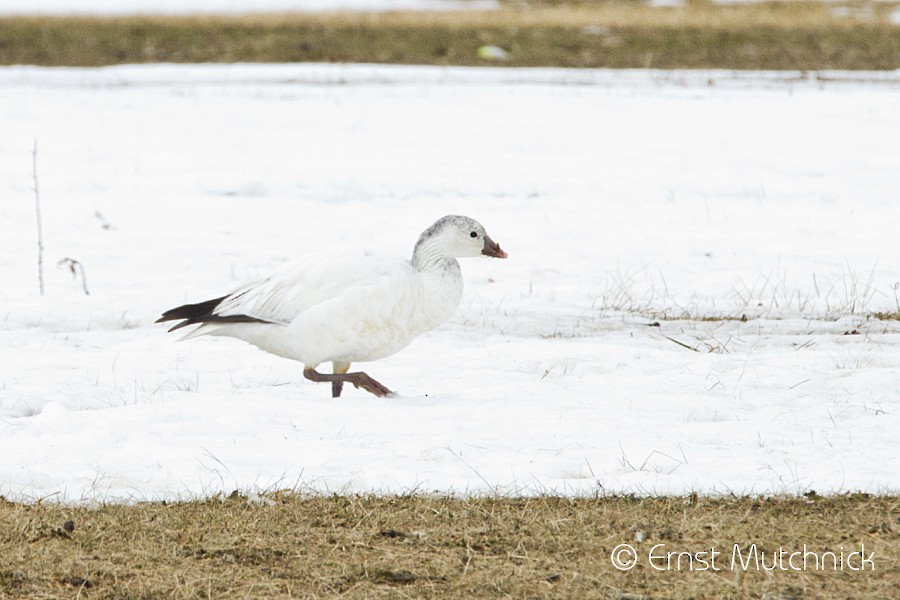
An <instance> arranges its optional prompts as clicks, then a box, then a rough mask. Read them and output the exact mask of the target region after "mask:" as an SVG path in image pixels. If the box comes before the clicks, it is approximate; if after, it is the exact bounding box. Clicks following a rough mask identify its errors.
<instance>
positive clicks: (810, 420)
mask: <svg viewBox="0 0 900 600" xmlns="http://www.w3.org/2000/svg"><path fill="white" fill-rule="evenodd" d="M898 92H900V74H898V73H882V74H875V73H861V74H860V73H857V74H847V73H824V74H821V75H820V76H818V77H805V76H800V75H797V74H793V73H782V74H765V73H728V72H702V73H701V72H689V73H688V72H674V73H673V72H649V71H624V72H613V71H564V70H503V69H496V70H495V69H480V70H470V69H440V68H410V67H387V66H330V65H291V66H287V65H268V66H261V65H260V66H242V65H236V66H142V67H115V68H106V69H94V70H80V69H42V68H25V67H18V68H4V69H0V130H2V135H0V197H2V198H3V200H2V202H0V281H2V288H0V494H2V495H5V496H7V497H13V498H32V499H33V498H41V497H48V496H49V497H53V498H58V499H66V500H75V501H78V500H87V499H107V500H119V499H157V498H174V497H181V498H183V497H191V496H196V495H204V494H212V493H216V492H221V491H224V492H230V491H231V490H232V489H235V488H240V489H244V490H254V489H263V490H265V489H280V488H297V489H306V490H320V491H322V490H327V491H332V492H335V491H340V492H349V491H375V492H406V491H410V490H418V491H422V492H430V491H438V492H442V493H460V494H462V493H483V492H499V493H540V492H555V493H563V494H585V493H587V494H590V493H595V492H603V491H606V492H614V491H623V492H624V491H633V492H637V493H684V492H689V491H699V492H708V493H722V492H738V493H743V492H750V493H754V492H755V493H780V492H788V493H801V492H804V491H807V490H809V489H815V490H816V491H818V492H819V493H825V492H837V491H843V490H867V491H872V492H878V491H891V490H892V491H897V490H898V488H900V475H898V474H900V436H898V433H897V432H898V431H900V385H898V384H900V336H898V333H900V324H898V323H897V322H878V321H874V320H870V319H867V318H866V314H868V313H871V312H873V311H897V310H898V303H900V299H898V296H900V291H898V288H900V284H898V282H900V259H898V257H900V238H898V236H897V232H896V224H897V223H900V202H898V200H900V147H898V141H897V140H900V93H898ZM35 139H36V140H37V141H38V142H37V143H38V151H37V169H38V180H39V184H40V197H41V203H42V213H43V236H44V245H45V263H46V269H45V270H46V295H45V296H44V297H43V298H41V297H39V295H38V282H37V267H36V255H37V245H36V232H35V211H34V201H33V192H32V184H33V182H32V148H33V144H34V141H35ZM447 213H462V214H468V215H471V216H473V217H475V218H477V219H479V220H480V221H481V222H482V223H484V224H485V226H486V227H487V229H488V231H489V232H490V233H491V235H492V236H493V237H494V238H495V239H496V240H498V241H499V242H500V243H501V244H502V245H503V247H504V249H506V250H507V251H508V252H509V255H510V258H509V259H508V260H506V261H499V260H489V259H484V260H467V261H465V262H464V264H463V272H464V275H465V277H466V281H467V289H466V293H465V295H464V298H463V303H462V307H461V309H460V311H459V313H458V314H457V315H456V316H455V317H454V318H453V319H452V321H451V322H450V323H448V324H447V325H445V326H443V327H441V328H440V329H438V330H436V331H434V332H432V333H430V334H428V335H426V336H424V337H423V338H421V339H419V340H418V341H416V342H415V343H414V344H413V345H412V346H411V347H410V348H408V349H406V350H404V351H403V352H401V353H399V354H397V355H395V356H393V357H390V358H388V359H385V360H382V361H379V362H376V363H372V364H368V365H363V366H364V367H365V369H366V370H367V371H369V372H370V373H371V374H372V375H373V376H374V377H376V378H377V379H379V380H380V381H382V382H384V383H385V384H387V385H388V386H389V387H391V388H392V389H396V390H398V391H399V392H400V393H401V397H399V398H389V399H378V398H375V397H374V396H370V395H368V394H366V393H364V392H361V391H357V390H354V389H349V390H347V391H346V392H345V397H344V398H341V399H339V400H333V399H331V398H330V397H329V396H330V394H329V390H328V389H327V386H324V385H315V384H311V383H309V382H306V381H302V377H301V367H300V365H299V364H296V363H292V362H290V361H287V360H283V359H279V358H275V357H272V356H269V355H266V354H264V353H262V352H260V351H258V350H256V349H254V348H252V347H250V346H247V345H244V344H242V343H241V342H239V341H236V340H229V339H224V338H218V339H197V340H192V341H189V342H185V343H177V342H176V341H175V340H176V338H177V336H176V335H174V334H167V333H166V332H165V327H163V326H161V325H154V324H153V320H154V319H155V318H156V317H157V316H158V315H159V313H160V312H161V311H162V310H164V309H167V308H170V307H172V306H175V305H177V304H180V303H183V302H186V301H199V300H204V299H207V298H211V297H214V296H216V295H219V294H223V293H225V292H227V291H229V290H231V289H232V288H234V287H236V286H238V285H239V284H240V283H241V282H243V281H246V280H248V279H253V278H255V277H258V276H260V275H262V274H264V273H266V272H267V271H269V270H270V269H273V268H275V267H277V266H278V265H280V264H282V263H283V262H284V261H286V260H288V259H290V258H291V257H293V256H297V255H299V254H301V253H303V252H305V251H309V250H312V249H322V248H329V247H335V248H344V247H347V246H364V247H371V248H376V249H379V250H386V251H394V252H397V253H401V254H409V253H410V252H411V249H412V244H413V242H414V241H415V239H416V237H417V236H418V234H419V233H420V231H421V230H422V229H424V228H425V227H426V226H427V225H429V224H430V223H431V222H432V221H434V220H435V219H436V218H437V217H439V216H441V215H444V214H447ZM65 258H71V259H75V260H77V261H79V263H80V264H81V265H83V267H84V271H85V274H86V283H87V287H88V290H89V291H90V295H85V294H84V292H83V290H82V281H81V279H80V278H79V277H74V278H73V276H72V273H71V272H69V271H68V270H67V269H66V268H57V266H56V264H57V263H58V261H60V260H63V259H65ZM742 316H746V317H747V320H746V321H742V320H740V319H741V317H742ZM720 317H728V318H729V319H731V320H702V319H709V318H720ZM654 323H659V325H658V326H654ZM686 346H687V347H686ZM695 350H696V351H695Z"/></svg>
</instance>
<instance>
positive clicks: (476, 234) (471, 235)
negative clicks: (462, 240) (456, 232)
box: [469, 231, 478, 237]
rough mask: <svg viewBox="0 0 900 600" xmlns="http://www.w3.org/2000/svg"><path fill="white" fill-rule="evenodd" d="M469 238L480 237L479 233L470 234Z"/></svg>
mask: <svg viewBox="0 0 900 600" xmlns="http://www.w3.org/2000/svg"><path fill="white" fill-rule="evenodd" d="M469 237H478V233H476V232H474V231H473V232H472V233H470V234H469Z"/></svg>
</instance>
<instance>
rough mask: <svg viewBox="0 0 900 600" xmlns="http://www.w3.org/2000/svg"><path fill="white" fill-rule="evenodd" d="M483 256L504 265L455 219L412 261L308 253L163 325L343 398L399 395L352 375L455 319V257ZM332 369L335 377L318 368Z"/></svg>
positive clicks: (478, 229) (442, 224)
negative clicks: (290, 369) (229, 343)
mask: <svg viewBox="0 0 900 600" xmlns="http://www.w3.org/2000/svg"><path fill="white" fill-rule="evenodd" d="M480 255H485V256H493V257H496V258H506V252H504V251H503V250H502V249H501V248H500V245H499V244H498V243H497V242H495V241H494V240H492V239H491V238H490V237H489V236H488V234H487V232H486V231H485V230H484V227H482V226H481V224H480V223H478V222H477V221H475V220H474V219H471V218H469V217H461V216H456V215H448V216H446V217H443V218H441V219H438V220H437V221H436V222H435V223H434V224H433V225H432V226H431V227H429V228H428V229H426V230H425V231H424V232H423V233H422V235H421V236H419V241H418V242H416V245H415V248H414V250H413V255H412V260H406V259H404V258H402V257H400V256H396V255H393V254H383V253H376V252H362V253H359V252H357V253H345V254H337V255H336V254H334V253H328V254H316V255H310V256H307V257H304V258H302V259H300V260H299V261H297V262H294V263H292V264H289V265H286V266H285V267H283V268H282V269H280V270H279V271H277V272H275V273H274V274H272V275H271V276H269V277H266V278H265V279H262V280H260V281H257V282H255V283H251V284H249V285H246V286H244V287H242V288H239V289H238V290H236V291H235V292H233V293H231V294H228V295H227V296H222V297H220V298H215V299H213V300H207V301H206V302H199V303H197V304H185V305H183V306H179V307H177V308H173V309H171V310H167V311H166V312H164V313H163V315H162V316H161V317H160V318H159V320H157V323H161V322H163V321H177V320H181V323H178V324H177V325H175V326H174V327H172V328H171V329H170V330H169V331H175V330H176V329H180V328H182V327H187V326H188V325H194V324H200V327H198V328H197V329H195V330H194V331H192V332H191V333H189V334H188V335H186V336H185V337H184V338H183V339H189V338H193V337H196V336H199V335H224V336H230V337H235V338H238V339H241V340H244V341H245V342H249V343H251V344H253V345H254V346H256V347H258V348H260V349H261V350H265V351H266V352H270V353H272V354H275V355H278V356H282V357H284V358H290V359H293V360H297V361H300V362H302V363H303V376H304V377H306V378H307V379H309V380H311V381H317V382H325V381H330V382H331V392H332V396H333V397H335V398H337V397H338V396H340V395H341V389H342V388H343V384H344V382H345V381H347V382H349V383H352V384H353V385H354V386H355V387H357V388H363V389H364V390H366V391H368V392H371V393H373V394H375V395H376V396H386V395H388V394H391V393H392V392H391V391H390V390H389V389H388V388H386V387H385V386H383V385H382V384H380V383H378V382H377V381H375V380H374V379H372V378H371V377H369V376H368V375H367V374H366V373H363V372H361V371H360V372H355V373H349V372H348V371H349V369H350V364H351V363H354V362H367V361H371V360H378V359H379V358H384V357H385V356H390V355H391V354H394V353H395V352H397V351H399V350H402V349H403V348H405V347H406V346H408V345H409V344H410V343H411V342H412V341H413V340H414V339H415V338H416V337H418V336H419V335H421V334H423V333H425V332H426V331H429V330H430V329H434V328H435V327H437V326H438V325H440V324H441V323H443V322H444V321H446V320H447V319H448V318H450V316H451V315H452V314H453V313H454V311H456V309H457V307H458V306H459V301H460V299H461V298H462V291H463V279H462V272H461V271H460V268H459V262H457V260H456V259H457V258H462V257H466V256H480ZM329 361H330V362H331V363H332V367H333V369H332V374H331V375H329V374H325V373H320V372H318V371H317V370H316V367H318V366H319V365H320V364H321V363H324V362H329Z"/></svg>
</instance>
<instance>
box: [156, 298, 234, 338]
mask: <svg viewBox="0 0 900 600" xmlns="http://www.w3.org/2000/svg"><path fill="white" fill-rule="evenodd" d="M227 297H228V296H222V297H221V298H213V299H212V300H206V301H205V302H197V303H196V304H182V305H181V306H176V307H175V308H170V309H169V310H167V311H166V312H164V313H163V314H162V316H161V317H160V318H158V319H157V320H156V322H157V323H164V322H166V321H178V320H181V319H187V320H188V321H194V322H200V321H202V320H203V319H204V318H206V317H211V316H213V311H214V310H215V309H216V307H217V306H219V305H220V304H221V303H222V300H224V299H225V298H227ZM179 327H184V325H183V324H179V325H176V326H175V327H173V328H172V329H178V328H179ZM172 329H170V330H169V331H172Z"/></svg>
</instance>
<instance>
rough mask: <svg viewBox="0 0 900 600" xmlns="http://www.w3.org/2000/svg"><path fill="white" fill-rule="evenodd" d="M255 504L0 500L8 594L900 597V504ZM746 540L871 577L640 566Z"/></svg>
mask: <svg viewBox="0 0 900 600" xmlns="http://www.w3.org/2000/svg"><path fill="white" fill-rule="evenodd" d="M264 500H265V501H264V502H261V503H260V502H249V501H248V500H247V499H246V498H243V497H240V496H238V495H233V496H232V497H230V498H227V499H224V500H223V499H213V500H204V501H195V502H186V503H178V504H168V505H165V504H160V503H151V504H137V505H133V506H123V505H108V506H102V507H99V508H93V509H91V508H85V507H66V506H59V505H47V504H40V503H38V504H36V505H34V504H29V505H25V504H16V503H9V502H3V503H0V596H2V597H3V598H50V597H54V598H58V597H76V596H77V597H82V598H123V599H125V598H236V597H240V598H274V597H283V598H287V597H291V598H316V597H326V596H327V597H336V596H341V597H347V598H398V597H410V598H509V597H513V598H617V599H626V598H627V599H632V600H635V599H637V598H698V599H700V598H766V599H769V600H776V599H783V600H787V599H789V598H793V599H807V598H823V599H824V598H828V599H832V598H884V599H888V598H896V590H898V589H900V561H898V558H900V498H897V497H872V496H867V495H849V496H840V497H833V498H822V497H819V496H816V495H814V494H812V495H810V496H809V497H807V498H774V499H761V498H725V499H707V498H702V497H701V498H697V497H690V498H624V497H607V498H598V499H579V500H569V499H562V498H553V497H542V498H533V499H500V498H483V499H466V500H461V499H447V498H440V499H436V498H428V497H422V496H404V497H356V496H350V497H339V496H336V497H314V498H308V497H307V498H300V497H297V496H295V495H287V494H284V495H279V494H276V495H273V496H271V497H267V498H265V499H264ZM638 532H641V533H638ZM640 535H643V541H641V542H638V541H636V536H640ZM626 542H627V543H631V544H632V545H633V546H634V547H635V548H636V549H637V550H638V553H639V556H641V561H640V562H639V564H638V566H637V567H636V568H634V569H633V570H631V571H628V572H620V571H617V570H616V569H614V568H613V567H612V565H611V562H610V553H611V552H612V550H613V548H614V547H616V546H617V545H619V544H621V543H626ZM752 543H755V544H756V545H757V547H758V548H761V549H766V550H769V551H771V550H775V549H777V548H778V547H784V548H786V549H797V550H800V549H802V547H803V544H806V545H807V548H808V550H811V551H817V552H823V551H825V550H829V549H830V550H835V551H838V552H839V549H840V548H841V547H843V548H844V549H845V551H847V552H849V551H851V550H852V549H859V545H860V544H863V545H864V546H865V551H866V553H869V552H874V557H873V562H874V564H875V570H874V571H866V572H851V571H850V570H848V569H845V570H843V571H833V570H828V571H818V572H816V571H798V572H790V571H776V572H773V573H764V572H758V571H756V570H755V568H751V569H750V570H749V571H746V572H744V571H743V570H741V569H737V570H731V569H730V568H729V561H728V560H723V561H721V562H720V563H719V564H718V565H717V566H720V567H721V568H722V570H721V571H718V572H710V571H706V572H689V571H687V570H686V569H685V570H683V571H681V572H678V571H669V572H666V571H656V570H653V569H652V568H650V567H649V566H648V565H647V564H646V556H647V553H648V552H649V549H650V548H651V547H652V546H654V545H656V544H666V548H665V550H668V551H689V552H699V551H702V550H704V549H705V550H709V549H710V548H712V547H717V548H718V549H719V550H721V551H723V552H724V553H726V554H728V555H730V553H731V552H732V548H733V546H734V545H735V544H737V545H739V547H741V548H745V549H746V548H748V547H749V545H750V544H752ZM698 564H699V563H698ZM682 565H686V563H684V562H683V563H682Z"/></svg>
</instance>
